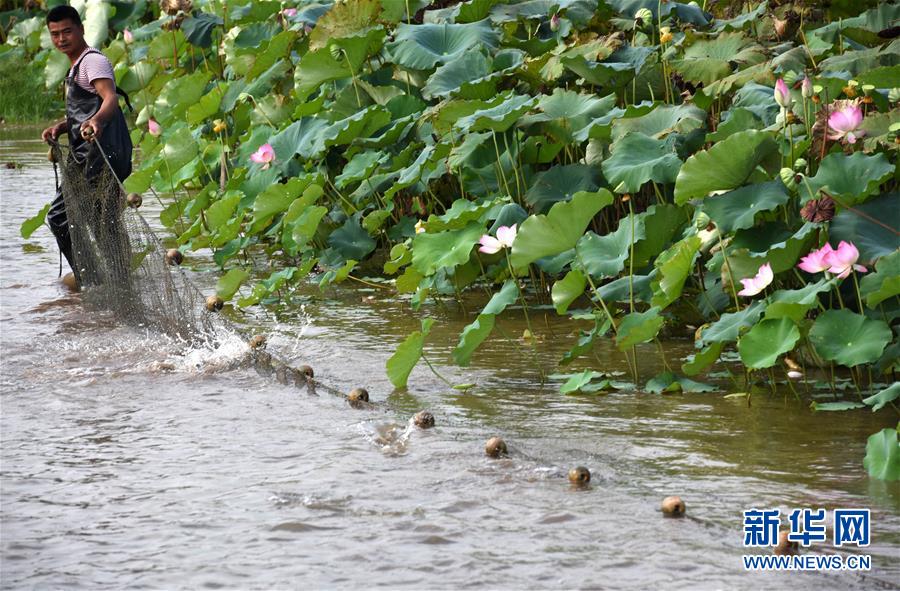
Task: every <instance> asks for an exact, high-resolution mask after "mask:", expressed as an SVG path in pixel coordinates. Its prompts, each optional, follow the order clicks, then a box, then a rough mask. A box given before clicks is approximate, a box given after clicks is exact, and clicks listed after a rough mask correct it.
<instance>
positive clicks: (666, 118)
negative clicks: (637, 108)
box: [612, 103, 706, 140]
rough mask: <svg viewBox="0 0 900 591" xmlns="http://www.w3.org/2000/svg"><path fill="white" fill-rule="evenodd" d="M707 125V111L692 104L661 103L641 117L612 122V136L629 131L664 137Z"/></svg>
mask: <svg viewBox="0 0 900 591" xmlns="http://www.w3.org/2000/svg"><path fill="white" fill-rule="evenodd" d="M704 125H706V111H704V110H703V109H700V108H698V107H696V106H694V105H691V104H687V103H685V104H681V105H677V106H675V105H660V106H658V107H656V108H655V109H653V110H652V111H650V112H649V113H647V114H646V115H642V116H640V117H627V118H622V119H617V120H615V121H613V124H612V138H613V139H614V140H618V139H619V138H621V137H622V136H625V135H627V134H628V133H629V132H638V133H643V134H644V135H649V136H650V137H653V138H656V139H662V138H663V137H665V136H667V135H669V134H670V133H680V134H686V133H688V132H691V131H693V130H695V129H700V128H701V127H703V126H704Z"/></svg>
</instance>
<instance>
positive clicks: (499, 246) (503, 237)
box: [478, 224, 518, 254]
mask: <svg viewBox="0 0 900 591" xmlns="http://www.w3.org/2000/svg"><path fill="white" fill-rule="evenodd" d="M516 232H518V230H516V224H513V225H512V226H500V227H499V228H497V237H496V238H494V237H493V236H491V235H490V234H485V235H484V236H482V237H481V239H480V240H479V241H478V242H480V243H481V248H479V249H478V251H479V252H483V253H486V254H494V253H495V252H500V251H501V250H503V249H504V248H512V245H513V242H514V241H515V240H516Z"/></svg>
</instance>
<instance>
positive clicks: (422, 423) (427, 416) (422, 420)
mask: <svg viewBox="0 0 900 591" xmlns="http://www.w3.org/2000/svg"><path fill="white" fill-rule="evenodd" d="M413 424H415V426H416V427H418V428H419V429H430V428H431V427H434V415H433V414H431V413H430V412H428V411H427V410H420V411H419V412H417V413H416V414H415V415H413Z"/></svg>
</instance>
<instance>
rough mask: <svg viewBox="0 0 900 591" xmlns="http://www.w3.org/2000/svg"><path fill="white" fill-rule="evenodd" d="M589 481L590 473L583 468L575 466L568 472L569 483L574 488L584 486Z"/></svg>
mask: <svg viewBox="0 0 900 591" xmlns="http://www.w3.org/2000/svg"><path fill="white" fill-rule="evenodd" d="M590 481H591V471H590V470H588V469H587V468H585V467H584V466H577V467H575V468H572V469H571V470H569V482H571V483H572V484H574V485H575V486H584V485H586V484H587V483H588V482H590Z"/></svg>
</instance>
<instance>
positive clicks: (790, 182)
mask: <svg viewBox="0 0 900 591" xmlns="http://www.w3.org/2000/svg"><path fill="white" fill-rule="evenodd" d="M794 175H795V173H794V171H793V170H791V169H790V168H782V169H781V170H779V171H778V177H779V178H780V179H781V182H782V183H784V186H785V187H787V189H788V190H789V191H791V192H794V191H796V190H797V179H796V178H794Z"/></svg>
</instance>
